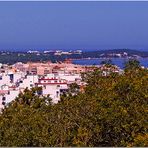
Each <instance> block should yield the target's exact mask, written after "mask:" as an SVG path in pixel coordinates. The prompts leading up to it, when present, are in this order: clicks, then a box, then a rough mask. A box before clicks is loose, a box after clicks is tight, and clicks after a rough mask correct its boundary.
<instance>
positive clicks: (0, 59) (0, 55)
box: [0, 49, 148, 64]
mask: <svg viewBox="0 0 148 148" xmlns="http://www.w3.org/2000/svg"><path fill="white" fill-rule="evenodd" d="M124 52H127V53H128V56H134V55H137V56H140V57H143V58H146V57H148V52H147V51H138V50H129V49H112V50H98V51H88V52H82V54H72V55H61V56H55V55H54V53H47V54H44V53H43V52H41V53H40V54H38V55H37V54H33V53H32V54H30V53H26V52H21V51H20V52H0V63H4V64H14V63H16V62H23V63H26V62H28V61H32V62H37V61H41V62H43V61H49V60H50V61H52V62H56V61H64V60H65V59H67V58H70V59H81V58H89V57H90V58H100V57H105V58H112V57H116V56H109V54H111V53H115V54H119V53H121V54H123V53H124ZM102 54H104V55H103V56H101V55H102Z"/></svg>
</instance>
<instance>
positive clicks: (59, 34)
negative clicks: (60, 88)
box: [0, 1, 148, 51]
mask: <svg viewBox="0 0 148 148" xmlns="http://www.w3.org/2000/svg"><path fill="white" fill-rule="evenodd" d="M112 48H130V49H140V50H146V51H148V1H145V2H127V1H126V2H120V1H118V2H117V1H115V2H101V1H93V2H90V1H86V2H80V1H74V2H70V1H69V2H68V1H65V2H58V1H55V2H52V1H45V2H41V1H40V2H39V1H38V2H37V1H36V2H31V1H30V2H29V1H26V2H21V1H16V2H2V1H1V2H0V50H3V49H9V50H15V49H19V50H22V49H23V50H24V49H26V50H28V49H84V50H88V49H89V50H92V49H112Z"/></svg>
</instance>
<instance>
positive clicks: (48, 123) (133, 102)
mask: <svg viewBox="0 0 148 148" xmlns="http://www.w3.org/2000/svg"><path fill="white" fill-rule="evenodd" d="M84 80H85V82H86V83H87V85H86V87H85V91H84V93H80V92H79V93H78V94H76V95H72V94H71V95H70V93H72V92H73V91H75V88H77V87H76V86H75V85H72V87H71V89H72V90H69V95H65V96H62V97H63V100H62V101H59V102H58V103H57V104H51V103H50V98H49V97H43V96H41V95H40V96H39V95H37V93H36V89H35V90H34V89H33V90H31V91H30V90H28V89H26V90H25V92H24V94H20V95H19V97H18V98H16V100H15V101H13V102H12V103H10V104H9V105H8V107H6V108H5V109H4V111H3V112H2V114H1V115H0V146H57V147H58V146H92V147H96V146H97V147H99V146H114V147H116V146H120V147H121V146H148V144H147V140H148V137H147V131H148V129H147V120H148V113H147V111H148V110H147V108H148V85H147V82H148V70H147V69H136V73H135V71H130V73H129V72H125V73H123V74H122V75H112V74H110V75H107V76H102V74H101V72H100V71H99V70H94V71H92V72H90V73H87V74H85V75H84ZM73 88H74V89H73ZM48 100H49V101H48Z"/></svg>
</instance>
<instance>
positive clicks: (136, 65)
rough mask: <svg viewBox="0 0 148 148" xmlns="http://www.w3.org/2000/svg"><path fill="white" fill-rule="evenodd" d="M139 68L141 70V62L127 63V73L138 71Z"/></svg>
mask: <svg viewBox="0 0 148 148" xmlns="http://www.w3.org/2000/svg"><path fill="white" fill-rule="evenodd" d="M137 68H140V62H139V61H138V60H136V59H130V60H129V61H128V62H126V63H125V71H129V70H136V69H137Z"/></svg>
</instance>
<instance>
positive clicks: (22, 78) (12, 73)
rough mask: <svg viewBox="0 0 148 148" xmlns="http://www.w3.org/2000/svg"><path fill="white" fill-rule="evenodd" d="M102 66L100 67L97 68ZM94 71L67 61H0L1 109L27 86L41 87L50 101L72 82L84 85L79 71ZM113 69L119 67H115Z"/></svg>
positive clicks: (64, 90)
mask: <svg viewBox="0 0 148 148" xmlns="http://www.w3.org/2000/svg"><path fill="white" fill-rule="evenodd" d="M102 68H103V69H104V68H105V67H100V69H102ZM91 70H93V69H92V67H89V66H87V67H86V66H80V65H74V64H71V63H69V62H66V63H50V62H48V63H27V64H23V63H16V64H14V65H11V66H8V65H4V64H0V109H2V108H3V107H4V106H5V105H7V104H8V103H9V102H11V101H12V100H14V99H15V98H16V97H17V96H18V94H19V93H20V92H23V91H24V90H25V89H26V88H28V89H31V88H33V87H36V86H38V87H42V95H43V96H46V95H50V97H51V98H52V102H53V103H57V102H58V101H59V100H60V95H61V94H62V93H63V92H66V91H67V90H68V88H69V85H70V84H71V83H77V84H78V85H79V86H81V88H83V86H84V83H83V82H82V81H81V72H89V71H91ZM113 70H114V71H115V72H119V71H120V69H119V68H117V67H115V69H113Z"/></svg>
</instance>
